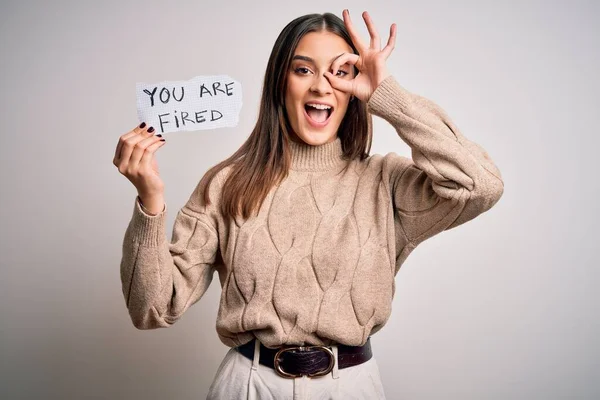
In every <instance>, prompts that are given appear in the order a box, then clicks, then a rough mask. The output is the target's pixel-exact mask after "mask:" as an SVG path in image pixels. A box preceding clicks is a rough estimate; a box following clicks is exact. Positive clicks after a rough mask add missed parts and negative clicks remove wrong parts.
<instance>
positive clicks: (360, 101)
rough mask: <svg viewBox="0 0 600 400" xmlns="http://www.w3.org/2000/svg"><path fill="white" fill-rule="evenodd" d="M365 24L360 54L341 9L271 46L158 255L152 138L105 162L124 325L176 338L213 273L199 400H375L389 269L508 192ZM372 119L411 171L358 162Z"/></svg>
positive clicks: (159, 190) (364, 154) (291, 29)
mask: <svg viewBox="0 0 600 400" xmlns="http://www.w3.org/2000/svg"><path fill="white" fill-rule="evenodd" d="M363 18H364V20H365V23H366V25H367V28H368V31H369V35H370V37H371V40H370V43H369V45H367V44H366V43H364V42H363V41H362V40H361V39H360V37H359V36H358V35H357V33H356V31H355V29H354V27H353V25H352V22H351V20H350V16H349V13H348V11H347V10H345V11H344V12H343V21H342V20H341V19H339V18H338V17H336V16H334V15H332V14H323V15H319V14H311V15H306V16H303V17H300V18H297V19H295V20H294V21H292V22H290V23H289V24H288V25H287V26H286V27H285V28H284V29H283V31H282V32H281V34H280V35H279V37H278V39H277V41H276V43H275V45H274V48H273V51H272V53H271V56H270V59H269V62H268V65H267V71H266V74H265V81H264V86H263V93H262V99H261V107H260V114H259V117H258V122H257V124H256V126H255V128H254V130H253V132H252V134H251V135H250V137H249V138H248V139H247V141H246V142H245V143H244V144H243V145H242V146H241V147H240V149H239V150H238V151H237V152H236V153H234V154H233V155H232V156H231V157H230V158H228V159H227V160H225V161H223V162H222V163H220V164H218V165H216V166H214V167H213V168H211V169H210V170H209V171H208V172H207V173H206V174H205V176H204V177H203V178H202V179H201V180H200V182H199V184H198V185H197V187H196V189H195V190H194V191H193V193H192V195H191V196H190V199H189V200H188V202H187V203H186V204H185V205H184V206H183V208H182V209H181V210H179V212H178V213H177V217H176V219H175V223H174V226H173V237H172V240H171V243H169V242H168V241H167V239H166V235H165V229H164V223H165V214H166V205H165V204H164V198H163V183H162V181H161V179H160V177H159V175H158V169H157V166H156V162H155V159H154V153H155V152H156V150H157V149H158V148H160V147H161V146H162V145H164V143H165V141H164V139H159V138H158V137H157V136H159V135H156V136H154V135H153V131H152V128H149V127H146V126H145V124H142V125H140V126H139V127H137V128H135V129H133V130H132V131H131V132H129V133H127V134H125V135H123V136H122V137H121V138H120V140H119V144H118V146H117V149H116V153H115V160H114V163H115V165H116V166H118V168H119V171H120V172H121V173H123V174H124V175H125V176H126V177H127V178H128V179H130V180H131V182H132V183H133V184H134V185H135V186H136V188H137V189H138V194H139V196H138V198H137V199H136V202H135V205H134V211H133V217H132V219H131V222H130V224H129V226H128V228H127V231H126V233H125V240H124V243H123V259H122V262H121V278H122V283H123V294H124V296H125V299H126V303H127V307H128V310H129V313H130V315H131V318H132V321H133V323H134V325H135V326H136V327H138V328H140V329H152V328H158V327H168V326H170V325H172V324H173V323H174V322H175V321H176V320H177V319H178V318H180V317H181V315H182V314H183V313H184V312H185V311H186V310H187V308H188V307H189V306H190V305H192V304H193V303H195V302H196V301H198V300H199V299H200V298H201V297H202V295H203V294H204V293H205V291H206V289H207V288H208V286H209V284H210V283H211V281H212V277H213V273H214V272H215V271H216V272H218V274H219V279H220V283H221V287H222V292H221V302H220V305H219V312H218V316H217V332H218V335H219V338H220V339H221V341H222V342H223V343H224V344H226V345H227V346H229V347H230V350H229V352H228V353H227V355H226V356H225V359H224V360H223V362H222V363H221V365H220V367H219V370H218V372H217V374H216V376H215V378H214V381H213V384H212V386H211V388H210V391H209V398H226V399H237V398H258V399H268V398H269V399H270V398H274V399H280V398H292V396H293V398H294V399H296V398H311V399H331V398H334V399H338V398H339V399H354V398H356V399H376V398H385V396H384V392H383V386H382V383H381V380H380V377H379V371H378V367H377V363H376V361H375V358H373V353H372V351H371V347H370V341H369V337H370V336H371V335H372V334H374V333H375V332H377V331H378V330H380V329H381V328H382V327H383V326H384V324H385V323H386V321H387V320H388V318H389V316H390V313H391V302H392V298H393V295H394V290H395V286H394V277H395V275H396V273H397V272H398V270H399V268H400V266H401V265H402V263H403V262H404V260H406V258H407V257H408V255H409V254H410V252H411V251H412V250H413V249H414V248H415V247H416V246H417V245H418V244H419V243H421V242H423V241H424V240H425V239H427V238H430V237H431V236H433V235H435V234H437V233H439V232H442V231H444V230H447V229H451V228H454V227H456V226H458V225H461V224H463V223H465V222H467V221H469V220H471V219H473V218H475V217H476V216H477V215H479V214H481V213H483V212H485V211H486V210H488V209H490V208H491V207H492V206H493V205H494V204H495V203H496V202H497V201H498V200H499V198H500V197H501V195H502V193H503V182H502V178H501V175H500V172H499V170H498V168H497V167H496V166H495V165H494V163H493V162H492V160H491V159H490V157H489V156H488V154H487V153H486V152H485V150H484V149H482V148H481V147H480V146H479V145H477V144H476V143H474V142H471V141H469V140H467V139H466V138H465V137H464V136H462V135H461V133H460V132H459V131H458V129H457V127H456V126H455V125H454V124H453V123H452V121H451V120H450V119H449V118H448V116H447V115H446V114H445V113H444V111H443V110H442V109H441V108H440V107H439V106H437V105H436V104H434V103H433V102H431V101H429V100H427V99H425V98H423V97H420V96H417V95H415V94H412V93H410V92H408V91H407V90H406V89H404V88H403V87H402V86H400V85H399V84H398V82H397V81H396V80H395V78H394V77H393V76H392V75H390V74H389V72H388V71H387V68H386V65H385V60H386V59H387V58H388V57H389V55H390V53H391V52H392V50H393V48H394V44H395V37H396V26H395V24H393V25H392V26H391V28H390V36H389V39H388V41H387V44H386V46H385V47H384V48H383V49H381V45H380V39H379V36H378V34H377V31H376V29H375V27H374V25H373V22H372V21H371V19H370V17H369V15H368V14H367V13H366V12H365V13H363ZM371 114H375V115H378V116H380V117H382V118H384V119H385V120H387V121H388V122H389V123H391V124H392V125H393V126H394V128H395V129H396V131H397V133H398V135H399V136H400V138H401V139H403V140H404V141H405V142H406V143H407V144H408V145H409V146H410V147H411V149H412V160H411V159H409V158H406V157H402V156H399V155H397V154H396V153H393V152H390V153H388V154H386V155H385V156H381V155H372V156H370V155H369V149H370V144H371V117H370V115H371ZM205 189H206V190H205Z"/></svg>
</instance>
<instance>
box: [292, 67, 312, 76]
mask: <svg viewBox="0 0 600 400" xmlns="http://www.w3.org/2000/svg"><path fill="white" fill-rule="evenodd" d="M294 72H296V73H299V74H301V75H306V74H307V73H308V72H310V71H309V70H308V68H306V67H298V68H296V69H295V70H294Z"/></svg>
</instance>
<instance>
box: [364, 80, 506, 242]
mask: <svg viewBox="0 0 600 400" xmlns="http://www.w3.org/2000/svg"><path fill="white" fill-rule="evenodd" d="M367 106H368V110H369V112H371V113H372V114H374V115H377V116H380V117H382V118H383V119H385V120H386V121H388V122H389V123H390V124H391V125H392V126H393V127H394V128H395V129H396V132H397V133H398V135H399V136H400V138H402V139H403V140H404V141H405V142H406V143H407V144H408V145H409V146H410V148H411V151H412V160H411V159H410V158H407V157H402V156H399V155H397V154H396V153H393V152H392V153H388V154H387V155H386V156H385V157H384V164H383V172H384V176H385V179H388V180H389V187H390V191H391V195H392V198H393V202H394V209H395V215H396V220H397V221H398V222H399V225H400V226H401V231H402V232H403V233H404V235H405V237H406V238H405V240H404V241H405V243H406V244H408V245H411V247H412V248H414V247H415V246H416V245H417V244H419V243H421V242H423V241H424V240H426V239H428V238H430V237H432V236H433V235H435V234H437V233H439V232H442V231H444V230H448V229H451V228H454V227H457V226H459V225H461V224H463V223H465V222H467V221H469V220H471V219H473V218H475V217H476V216H477V215H479V214H481V213H483V212H485V211H487V210H489V209H490V208H491V207H492V206H493V205H494V204H496V203H497V202H498V200H499V199H500V197H501V196H502V193H503V191H504V183H503V180H502V176H501V174H500V171H499V169H498V167H496V165H495V164H494V162H493V161H492V160H491V158H490V156H489V155H488V154H487V153H486V151H485V150H484V149H483V148H482V147H481V146H479V145H478V144H476V143H474V142H472V141H470V140H468V139H466V138H465V137H464V136H463V135H462V134H461V133H460V132H459V130H458V128H457V127H456V126H455V125H454V123H453V122H452V121H451V120H450V118H449V117H448V116H447V115H446V113H445V112H444V110H442V108H441V107H439V106H438V105H437V104H435V103H433V102H432V101H430V100H428V99H426V98H424V97H421V96H418V95H415V94H413V93H410V92H408V91H407V90H406V89H404V88H403V87H402V86H400V85H399V84H398V82H397V81H396V79H395V78H394V77H393V76H389V77H387V78H386V79H385V80H384V81H383V82H382V83H381V84H380V85H379V86H378V87H377V89H376V90H375V91H374V92H373V94H372V95H371V97H370V99H369V101H368V104H367Z"/></svg>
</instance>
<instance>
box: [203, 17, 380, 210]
mask: <svg viewBox="0 0 600 400" xmlns="http://www.w3.org/2000/svg"><path fill="white" fill-rule="evenodd" d="M323 30H327V31H329V32H332V33H334V34H336V35H338V36H340V37H341V38H343V39H344V40H345V41H346V43H348V45H350V47H352V50H353V52H354V53H355V54H358V51H357V50H356V47H355V46H354V44H353V43H352V39H351V38H350V35H349V34H348V31H347V30H346V26H345V25H344V22H343V21H342V20H341V19H340V18H339V17H337V16H336V15H334V14H331V13H325V14H308V15H304V16H302V17H298V18H296V19H295V20H293V21H292V22H290V23H289V24H288V25H287V26H286V27H285V28H284V29H283V31H281V33H280V34H279V37H278V38H277V40H276V41H275V45H274V46H273V50H272V51H271V56H270V57H269V62H268V64H267V70H266V72H265V78H264V83H263V88H262V96H261V101H260V108H259V115H258V120H257V122H256V125H255V127H254V129H253V130H252V133H251V134H250V136H249V137H248V139H247V140H246V141H245V142H244V144H242V146H241V147H240V148H239V149H238V150H237V151H236V152H235V153H234V154H233V155H231V156H230V157H229V158H227V159H226V160H224V161H222V162H220V163H219V164H217V165H215V166H213V167H212V168H210V169H209V170H208V171H207V172H206V174H205V175H204V176H203V178H202V179H201V181H200V186H201V187H203V188H207V187H208V185H210V182H211V181H212V179H213V178H214V177H215V175H216V174H217V173H218V172H219V171H220V170H222V169H223V168H226V167H228V166H230V165H231V171H230V173H229V174H228V178H227V180H226V181H225V183H224V184H223V189H222V194H221V213H222V215H223V216H224V217H225V219H226V220H229V218H235V217H236V216H238V215H240V212H241V215H242V216H243V218H244V219H247V218H248V217H249V216H250V215H251V214H252V213H253V212H258V210H259V209H260V206H261V205H262V202H263V201H264V199H265V197H266V196H267V195H268V194H269V191H270V190H271V188H272V187H273V186H274V185H277V184H279V183H280V182H281V181H282V180H283V179H284V178H286V177H287V174H288V171H289V168H290V165H291V155H290V150H289V147H288V146H289V141H290V140H291V139H290V132H291V127H290V124H289V121H288V117H287V114H286V110H285V105H284V100H285V94H286V87H287V76H288V70H289V69H290V63H291V60H292V57H293V55H294V51H295V50H296V47H297V46H298V43H299V42H300V39H302V37H303V36H304V35H306V34H307V33H309V32H320V31H323ZM357 74H358V70H357V69H356V67H355V68H354V76H356V75H357ZM371 129H372V117H371V115H370V114H369V113H368V112H367V106H366V104H365V103H363V102H361V101H359V100H358V99H355V100H354V101H351V102H350V103H349V104H348V109H347V110H346V115H345V116H344V119H343V120H342V122H341V124H340V127H339V129H338V132H337V134H338V137H339V138H340V140H341V145H342V151H343V157H344V158H345V159H347V160H353V159H355V158H357V157H359V158H360V160H363V159H365V158H367V157H368V156H369V152H370V149H371V141H372V132H371ZM208 193H209V191H208V190H204V191H203V198H204V202H205V203H206V204H210V198H209V196H208Z"/></svg>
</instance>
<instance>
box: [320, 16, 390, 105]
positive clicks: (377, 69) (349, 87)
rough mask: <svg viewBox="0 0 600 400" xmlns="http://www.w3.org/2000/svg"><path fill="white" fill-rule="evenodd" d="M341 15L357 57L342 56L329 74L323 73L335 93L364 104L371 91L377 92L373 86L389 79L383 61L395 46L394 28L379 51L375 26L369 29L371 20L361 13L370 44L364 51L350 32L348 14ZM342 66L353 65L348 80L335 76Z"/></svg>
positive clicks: (359, 40) (352, 27) (358, 39)
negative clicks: (351, 97) (356, 71)
mask: <svg viewBox="0 0 600 400" xmlns="http://www.w3.org/2000/svg"><path fill="white" fill-rule="evenodd" d="M342 15H343V17H344V24H345V25H346V29H347V30H348V33H349V34H350V38H351V39H352V43H354V46H355V47H356V49H357V50H358V54H350V53H344V55H342V56H340V57H339V58H338V59H337V60H335V61H334V62H333V64H332V70H333V73H330V72H325V74H324V75H325V77H326V78H327V79H328V80H329V82H330V83H331V86H333V87H334V88H335V89H338V90H341V91H343V92H346V93H350V94H352V95H354V96H356V97H357V98H358V99H359V100H361V101H364V102H366V101H368V100H369V98H370V97H371V94H373V92H374V91H375V89H377V86H379V84H380V83H381V82H383V80H384V79H385V78H387V77H388V76H389V75H390V73H389V72H388V70H387V67H386V65H385V60H387V58H388V57H389V56H390V54H391V53H392V50H393V49H394V45H395V43H396V24H392V26H391V27H390V37H389V39H388V42H387V45H386V46H385V47H384V48H383V49H381V43H380V41H379V34H378V33H377V30H376V29H375V25H373V21H372V20H371V16H370V15H369V13H368V12H366V11H365V12H363V14H362V16H363V19H364V20H365V23H366V25H367V29H368V30H369V35H370V36H371V43H370V44H369V46H368V47H367V46H366V45H365V44H364V43H363V41H362V40H361V38H360V37H359V36H358V34H357V32H356V31H355V30H354V26H353V25H352V21H350V13H349V12H348V10H344V11H343V12H342ZM346 63H347V64H350V65H355V66H356V68H358V71H359V72H358V75H356V77H355V78H354V79H352V80H348V79H343V78H340V77H337V76H336V74H337V72H338V69H339V68H340V67H341V66H342V65H344V64H346Z"/></svg>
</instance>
